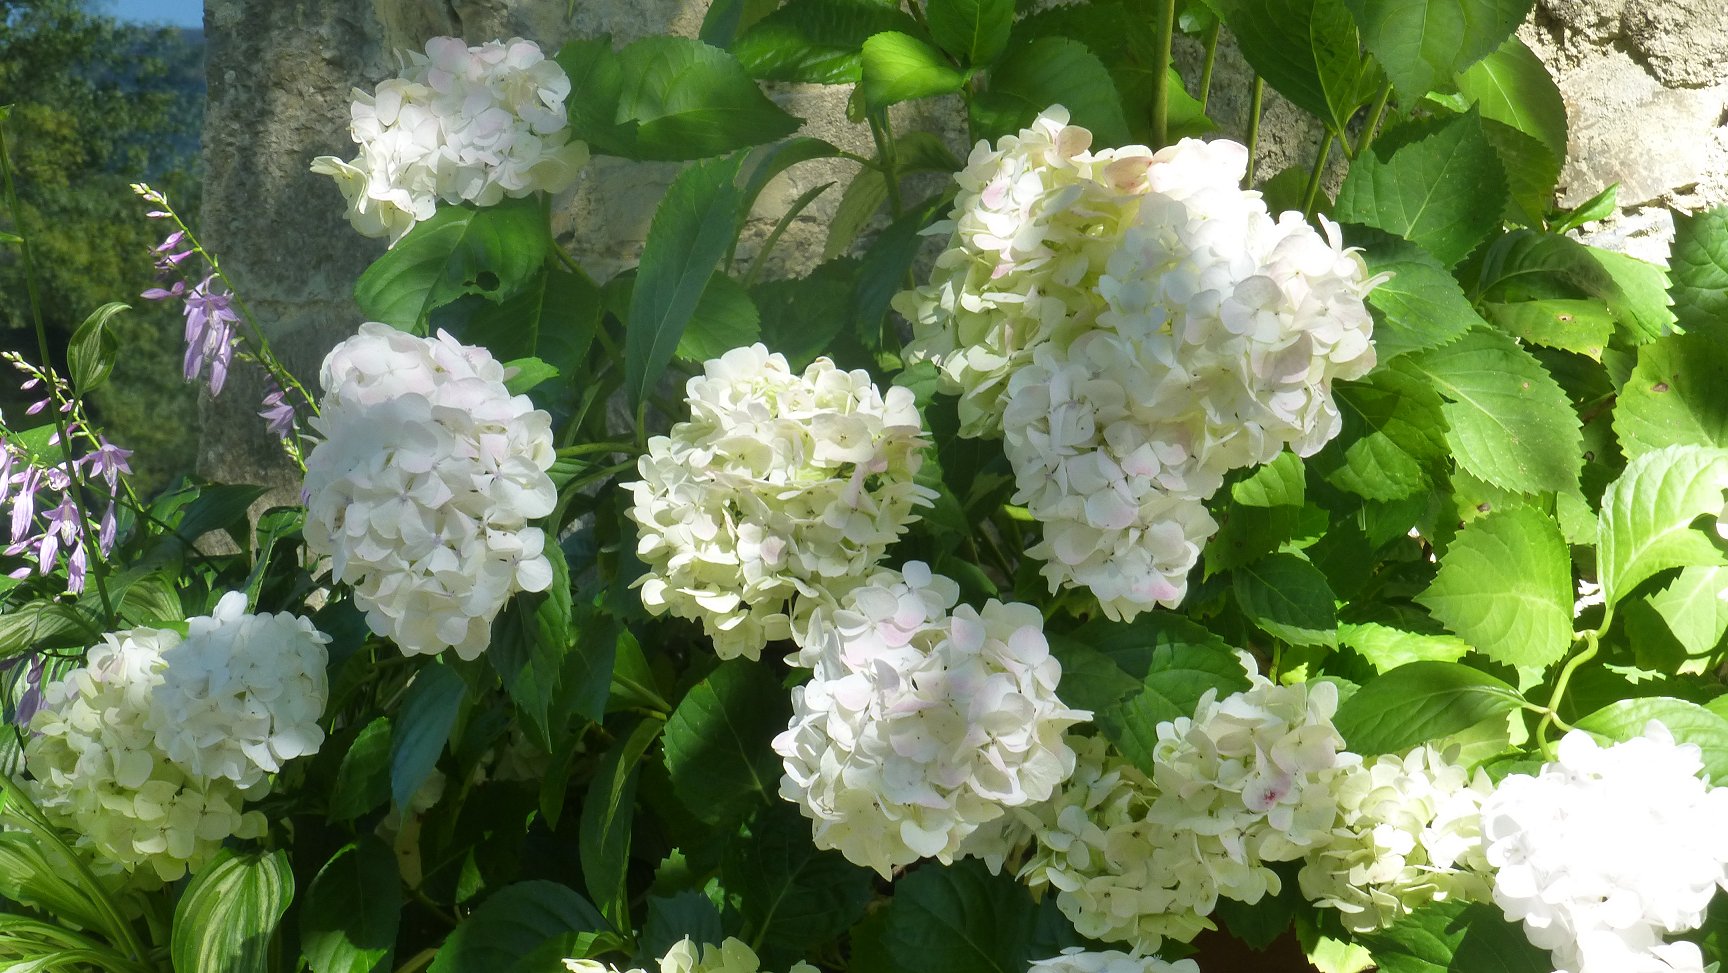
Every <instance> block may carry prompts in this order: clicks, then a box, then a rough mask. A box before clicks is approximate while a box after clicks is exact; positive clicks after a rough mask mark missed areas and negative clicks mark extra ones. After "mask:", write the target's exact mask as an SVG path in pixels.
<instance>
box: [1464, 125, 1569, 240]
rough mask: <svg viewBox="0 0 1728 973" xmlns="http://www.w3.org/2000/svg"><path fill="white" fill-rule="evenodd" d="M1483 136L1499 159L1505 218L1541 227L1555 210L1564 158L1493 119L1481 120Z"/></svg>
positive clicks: (1529, 137)
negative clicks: (1504, 178) (1504, 191)
mask: <svg viewBox="0 0 1728 973" xmlns="http://www.w3.org/2000/svg"><path fill="white" fill-rule="evenodd" d="M1482 134H1483V135H1484V136H1485V137H1487V139H1488V144H1489V145H1492V146H1493V147H1494V154H1495V155H1497V156H1499V157H1500V169H1501V171H1502V172H1504V173H1506V191H1507V195H1508V196H1509V197H1510V198H1509V199H1508V205H1507V208H1506V214H1505V216H1506V219H1507V220H1508V221H1510V222H1513V223H1521V224H1523V225H1524V226H1528V227H1541V226H1542V225H1543V221H1544V220H1545V219H1546V217H1547V214H1548V211H1549V210H1551V209H1553V208H1554V187H1555V186H1556V185H1558V184H1559V182H1560V169H1561V165H1562V162H1563V157H1561V156H1557V155H1555V154H1554V153H1553V152H1551V151H1549V149H1548V147H1547V146H1545V145H1543V144H1542V143H1541V142H1540V141H1538V140H1537V139H1536V137H1535V136H1532V135H1526V134H1524V133H1523V132H1520V131H1518V130H1517V129H1515V128H1513V127H1512V126H1510V125H1507V124H1505V123H1503V122H1497V121H1495V120H1494V119H1492V118H1484V119H1482Z"/></svg>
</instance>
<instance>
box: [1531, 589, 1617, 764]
mask: <svg viewBox="0 0 1728 973" xmlns="http://www.w3.org/2000/svg"><path fill="white" fill-rule="evenodd" d="M1613 620H1614V609H1613V607H1612V606H1610V607H1609V608H1608V609H1607V611H1605V612H1604V613H1603V615H1602V626H1601V627H1600V628H1597V629H1594V630H1592V631H1588V632H1585V633H1584V634H1582V635H1580V636H1579V638H1580V639H1582V640H1583V642H1584V651H1582V652H1580V653H1578V654H1577V655H1575V656H1573V657H1572V658H1570V659H1567V660H1566V664H1565V665H1564V666H1562V667H1561V668H1560V674H1559V675H1558V676H1556V677H1554V692H1553V693H1552V694H1550V695H1549V697H1548V712H1547V714H1546V715H1544V716H1543V717H1542V722H1541V723H1540V724H1538V725H1537V727H1536V739H1537V741H1538V742H1539V743H1541V745H1542V750H1543V752H1545V753H1548V752H1550V751H1551V748H1550V747H1549V744H1548V728H1549V727H1550V726H1557V727H1559V728H1560V731H1561V732H1562V733H1564V732H1568V731H1570V730H1571V729H1572V727H1571V726H1570V725H1569V724H1568V723H1567V722H1566V721H1565V720H1563V719H1561V718H1560V704H1561V702H1563V701H1564V700H1565V698H1566V687H1567V686H1568V685H1569V684H1570V683H1571V682H1572V674H1573V673H1575V672H1577V671H1578V667H1579V666H1582V665H1583V664H1584V663H1586V662H1589V661H1590V660H1591V659H1594V658H1596V651H1597V649H1599V648H1600V647H1601V639H1602V636H1603V635H1604V634H1605V633H1607V631H1608V625H1609V623H1611V622H1612V621H1613Z"/></svg>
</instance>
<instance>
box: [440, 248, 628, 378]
mask: <svg viewBox="0 0 1728 973" xmlns="http://www.w3.org/2000/svg"><path fill="white" fill-rule="evenodd" d="M469 311H470V313H468V314H467V315H465V316H463V317H462V318H461V319H460V320H457V321H452V322H450V324H449V325H448V327H449V329H450V333H451V334H453V335H455V336H456V337H457V339H458V340H460V341H462V342H463V343H464V344H471V345H484V346H485V347H486V349H487V350H488V351H490V352H492V357H494V358H496V359H498V360H499V361H510V360H511V359H515V358H528V357H534V358H538V359H540V360H541V361H543V362H545V363H546V364H548V365H551V366H552V367H553V368H556V369H557V370H558V373H559V374H561V375H564V376H567V377H568V378H570V379H572V380H573V379H574V378H575V377H576V376H578V375H583V374H585V373H586V370H587V365H588V347H589V345H590V344H592V343H593V341H594V331H595V329H596V328H597V327H599V324H600V317H601V314H602V312H603V311H604V307H603V306H602V305H601V303H600V289H599V288H598V287H596V286H594V282H593V281H591V280H589V279H588V278H587V277H584V276H582V275H579V274H572V273H568V272H566V271H563V270H558V269H554V268H550V267H549V268H546V269H544V270H542V271H541V273H540V275H539V276H538V277H536V278H535V279H534V280H532V281H530V282H529V283H528V285H527V286H526V287H524V288H522V291H521V293H519V294H517V295H516V296H515V297H512V298H510V299H509V300H507V301H505V302H503V303H502V304H494V303H492V302H490V301H480V302H478V303H477V305H475V306H473V307H471V308H470V309H469Z"/></svg>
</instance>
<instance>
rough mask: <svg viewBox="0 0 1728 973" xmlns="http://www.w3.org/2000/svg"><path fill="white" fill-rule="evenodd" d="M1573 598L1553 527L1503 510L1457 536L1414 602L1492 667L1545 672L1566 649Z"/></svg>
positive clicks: (1542, 518) (1539, 516)
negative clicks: (1501, 665)
mask: <svg viewBox="0 0 1728 973" xmlns="http://www.w3.org/2000/svg"><path fill="white" fill-rule="evenodd" d="M1572 594H1573V593H1572V559H1571V557H1570V556H1569V555H1568V554H1567V551H1566V541H1565V539H1564V538H1562V537H1561V536H1560V528H1559V527H1558V526H1557V525H1556V524H1555V523H1554V519H1553V518H1552V517H1550V516H1548V515H1547V514H1544V513H1542V512H1541V511H1539V510H1537V509H1535V508H1533V507H1510V508H1507V509H1504V510H1495V511H1494V512H1493V513H1490V514H1489V515H1488V516H1486V517H1484V518H1482V519H1481V520H1477V521H1474V522H1472V523H1470V524H1469V525H1468V526H1466V527H1465V528H1464V529H1463V530H1462V531H1459V533H1458V535H1457V536H1456V537H1454V538H1452V541H1451V543H1450V544H1448V545H1447V546H1446V556H1445V557H1443V558H1441V559H1440V573H1439V574H1438V575H1437V576H1436V577H1435V578H1434V583H1433V584H1431V585H1429V586H1428V590H1427V591H1424V592H1423V593H1422V594H1421V595H1420V596H1419V597H1418V598H1417V600H1418V601H1420V602H1421V603H1422V604H1423V605H1424V606H1426V607H1427V608H1428V610H1429V611H1430V612H1432V613H1433V614H1434V617H1435V618H1437V619H1439V620H1440V621H1442V622H1444V623H1445V625H1446V627H1447V628H1449V629H1451V630H1452V631H1454V632H1456V633H1458V634H1459V635H1460V636H1462V637H1463V638H1464V640H1465V641H1466V642H1469V643H1470V644H1471V645H1473V646H1475V647H1476V651H1478V652H1480V653H1482V654H1483V655H1485V656H1487V657H1488V658H1490V659H1492V660H1494V661H1495V662H1504V663H1506V664H1507V665H1513V666H1531V667H1535V668H1546V667H1547V666H1549V665H1552V664H1553V663H1554V662H1556V661H1558V660H1559V659H1560V657H1561V656H1564V655H1565V654H1566V650H1567V648H1568V647H1569V646H1571V644H1572Z"/></svg>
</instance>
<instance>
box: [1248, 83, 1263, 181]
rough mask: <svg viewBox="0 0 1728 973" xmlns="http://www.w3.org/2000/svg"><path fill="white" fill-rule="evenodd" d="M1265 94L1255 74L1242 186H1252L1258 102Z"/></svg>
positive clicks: (1250, 96) (1249, 107) (1257, 135)
mask: <svg viewBox="0 0 1728 973" xmlns="http://www.w3.org/2000/svg"><path fill="white" fill-rule="evenodd" d="M1265 94H1266V82H1265V81H1264V80H1263V79H1261V77H1260V76H1259V75H1258V74H1256V75H1255V76H1254V86H1253V90H1252V93H1251V94H1250V95H1249V97H1248V138H1247V143H1248V171H1247V172H1245V173H1243V174H1242V188H1243V189H1244V190H1247V189H1253V188H1254V150H1255V149H1257V148H1259V145H1260V102H1261V99H1262V98H1263V97H1264V96H1265Z"/></svg>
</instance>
